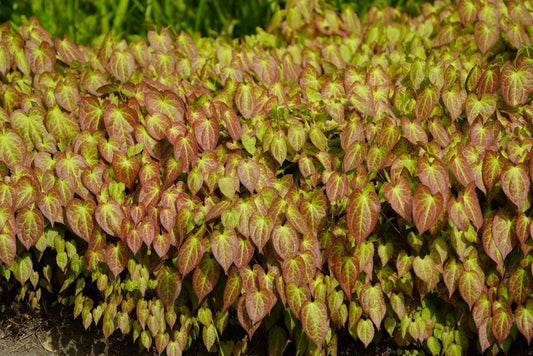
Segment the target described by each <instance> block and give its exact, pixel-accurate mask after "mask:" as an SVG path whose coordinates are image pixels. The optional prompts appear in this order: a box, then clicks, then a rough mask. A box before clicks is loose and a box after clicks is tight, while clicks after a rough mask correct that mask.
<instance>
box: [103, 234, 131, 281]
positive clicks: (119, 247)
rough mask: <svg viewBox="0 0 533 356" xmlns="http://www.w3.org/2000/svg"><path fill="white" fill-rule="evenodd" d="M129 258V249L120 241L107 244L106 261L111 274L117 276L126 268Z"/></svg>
mask: <svg viewBox="0 0 533 356" xmlns="http://www.w3.org/2000/svg"><path fill="white" fill-rule="evenodd" d="M129 259H130V250H129V249H128V248H127V247H126V246H125V244H124V243H123V242H122V241H119V242H117V244H116V245H114V244H109V245H107V250H106V262H107V265H108V266H109V269H110V270H111V272H113V275H114V276H115V277H117V276H118V275H119V274H120V272H122V271H123V270H124V268H126V266H127V265H128V261H129Z"/></svg>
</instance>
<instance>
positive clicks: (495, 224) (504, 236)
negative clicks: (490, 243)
mask: <svg viewBox="0 0 533 356" xmlns="http://www.w3.org/2000/svg"><path fill="white" fill-rule="evenodd" d="M512 234H513V221H512V219H511V217H510V216H509V215H508V214H507V213H506V212H505V211H503V210H498V212H497V213H496V215H494V219H493V220H492V237H493V239H494V243H495V244H496V247H497V248H498V250H499V251H500V253H501V254H502V258H503V259H504V260H505V257H507V255H508V254H509V253H511V251H512V250H513V236H512Z"/></svg>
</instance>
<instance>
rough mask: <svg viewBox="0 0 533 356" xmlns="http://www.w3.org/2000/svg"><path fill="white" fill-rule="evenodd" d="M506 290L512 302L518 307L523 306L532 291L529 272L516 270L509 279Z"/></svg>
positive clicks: (521, 269)
mask: <svg viewBox="0 0 533 356" xmlns="http://www.w3.org/2000/svg"><path fill="white" fill-rule="evenodd" d="M508 288H509V293H510V294H511V297H512V298H513V300H514V302H515V303H516V304H518V305H522V304H524V303H525V302H526V300H527V298H528V296H529V295H530V293H531V291H532V290H533V278H532V277H531V271H529V270H527V269H524V268H517V270H516V271H514V272H513V274H511V277H510V278H509V283H508Z"/></svg>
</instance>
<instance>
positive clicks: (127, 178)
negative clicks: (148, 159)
mask: <svg viewBox="0 0 533 356" xmlns="http://www.w3.org/2000/svg"><path fill="white" fill-rule="evenodd" d="M112 166H113V172H114V173H115V175H116V176H117V179H118V180H119V181H121V182H122V183H124V184H125V185H126V187H127V188H128V189H130V190H131V189H133V185H134V184H135V181H136V180H137V175H138V174H139V170H140V168H141V165H140V163H139V160H138V159H137V157H135V156H133V157H128V156H127V155H125V154H124V153H122V152H120V151H116V152H115V153H114V154H113V163H112Z"/></svg>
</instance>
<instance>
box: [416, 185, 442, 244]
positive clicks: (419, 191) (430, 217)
mask: <svg viewBox="0 0 533 356" xmlns="http://www.w3.org/2000/svg"><path fill="white" fill-rule="evenodd" d="M443 209H444V199H443V197H442V194H441V193H437V194H436V195H432V194H431V190H430V188H428V187H427V186H426V185H424V184H419V185H418V186H417V187H416V189H415V193H414V195H413V219H414V223H415V226H416V228H417V229H418V232H419V234H422V233H424V232H425V231H426V230H428V229H429V228H431V227H432V226H433V224H434V223H435V222H436V221H437V219H438V217H439V216H440V214H441V213H442V210H443Z"/></svg>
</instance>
